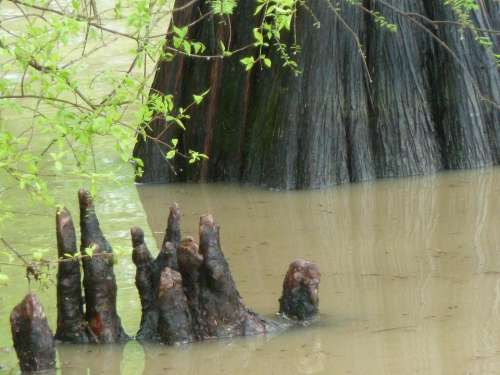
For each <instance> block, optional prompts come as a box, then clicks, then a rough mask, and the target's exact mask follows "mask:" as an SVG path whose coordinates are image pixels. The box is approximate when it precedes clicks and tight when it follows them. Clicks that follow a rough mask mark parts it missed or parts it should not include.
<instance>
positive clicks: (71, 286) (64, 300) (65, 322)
mask: <svg viewBox="0 0 500 375" xmlns="http://www.w3.org/2000/svg"><path fill="white" fill-rule="evenodd" d="M56 234H57V251H58V258H59V263H58V268H57V330H56V336H55V337H56V339H57V340H60V341H63V342H71V343H78V344H82V343H88V342H89V336H88V330H87V322H86V321H85V318H84V314H83V296H82V286H81V274H80V260H79V258H78V257H77V258H76V259H74V258H73V259H72V258H71V257H72V256H74V255H75V254H76V252H77V245H76V234H75V226H74V224H73V219H72V218H71V214H70V212H69V211H68V210H67V209H66V208H62V209H59V210H57V213H56Z"/></svg>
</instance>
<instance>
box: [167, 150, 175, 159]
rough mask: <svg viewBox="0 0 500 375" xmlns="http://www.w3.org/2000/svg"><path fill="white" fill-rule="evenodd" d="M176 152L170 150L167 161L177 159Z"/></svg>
mask: <svg viewBox="0 0 500 375" xmlns="http://www.w3.org/2000/svg"><path fill="white" fill-rule="evenodd" d="M175 152H176V151H175V150H170V151H169V152H167V154H166V155H165V157H166V158H167V160H170V159H173V158H174V157H175Z"/></svg>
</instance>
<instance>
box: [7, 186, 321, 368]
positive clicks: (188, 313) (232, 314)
mask: <svg viewBox="0 0 500 375" xmlns="http://www.w3.org/2000/svg"><path fill="white" fill-rule="evenodd" d="M79 202H80V226H81V250H80V254H78V253H77V251H76V246H77V245H76V234H75V228H74V225H73V221H72V218H71V214H70V213H69V211H68V210H67V209H65V208H63V209H59V210H58V211H57V213H56V233H57V245H58V255H59V269H58V275H57V314H58V316H57V331H56V335H55V338H56V339H57V340H58V341H60V342H67V343H79V344H85V343H93V344H106V343H119V342H121V341H123V340H126V339H128V338H129V337H128V336H127V335H126V333H125V331H124V330H123V327H122V325H121V321H120V317H119V316H118V312H117V309H116V296H117V286H116V280H115V276H114V272H113V259H112V256H113V255H112V248H111V245H110V244H109V243H108V242H107V241H106V239H105V237H104V235H103V234H102V231H101V229H100V225H99V221H98V219H97V216H96V214H95V208H94V204H93V200H92V197H91V196H90V193H89V192H87V191H85V190H80V192H79ZM180 218H181V214H180V209H179V207H178V205H177V204H174V205H173V206H172V207H171V208H170V215H169V219H168V225H167V229H166V233H165V239H164V241H163V245H162V247H161V249H160V252H159V253H158V256H157V258H156V259H154V258H153V257H152V256H151V253H150V252H149V250H148V248H147V246H146V244H145V242H144V232H143V231H142V229H140V228H137V227H134V228H132V229H131V230H130V233H131V237H132V245H133V252H132V260H133V262H134V264H135V265H136V267H137V270H136V278H135V281H136V286H137V289H138V291H139V296H140V301H141V307H142V318H141V325H140V329H139V332H138V333H137V336H136V338H137V339H138V340H149V341H161V342H162V343H165V344H168V345H173V344H183V343H189V342H193V341H203V340H210V339H217V338H230V337H236V336H254V335H265V334H267V333H272V332H277V331H281V330H284V329H286V328H288V327H290V326H291V325H293V323H291V322H292V321H296V322H304V321H309V320H311V319H313V318H314V317H315V316H317V314H318V312H319V309H318V305H319V298H318V288H319V282H320V273H319V270H318V267H317V266H316V265H315V264H313V263H311V262H309V261H306V260H303V259H298V260H295V261H294V262H292V263H291V264H290V266H289V269H288V272H287V274H286V276H285V279H284V282H283V294H282V297H281V298H280V313H281V314H282V316H283V317H285V318H287V320H286V321H279V320H271V319H267V318H263V317H261V316H259V315H258V314H256V313H254V312H253V311H251V310H250V309H248V308H247V307H246V306H245V305H244V303H243V301H242V298H241V296H240V294H239V292H238V290H237V288H236V284H235V282H234V280H233V277H232V275H231V271H230V269H229V264H228V263H227V261H226V258H225V256H224V253H223V251H222V248H221V243H220V227H219V226H218V225H217V224H216V223H215V220H214V218H213V216H212V215H203V216H201V217H200V222H199V242H197V241H195V240H194V239H193V238H191V237H187V238H184V239H182V240H181V238H182V237H181V229H180ZM80 260H82V261H83V273H84V277H83V286H84V288H83V289H84V291H83V294H84V295H85V297H84V296H83V294H82V287H81V285H82V284H81V283H82V281H81V275H80ZM84 301H85V303H84ZM11 328H12V337H13V340H14V347H15V349H16V353H17V355H18V358H19V363H20V367H21V370H22V371H23V372H34V371H41V370H47V369H53V368H54V366H55V349H54V345H55V340H54V336H53V335H52V332H51V330H50V328H49V325H48V323H47V319H46V316H45V314H44V312H43V308H42V306H41V304H40V302H39V301H38V298H37V297H36V296H35V295H34V294H28V295H27V296H26V297H25V298H24V300H23V301H22V302H21V303H20V304H19V305H18V306H16V307H15V308H14V309H13V311H12V314H11Z"/></svg>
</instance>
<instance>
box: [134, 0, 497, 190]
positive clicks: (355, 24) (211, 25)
mask: <svg viewBox="0 0 500 375" xmlns="http://www.w3.org/2000/svg"><path fill="white" fill-rule="evenodd" d="M186 2H187V1H186V0H177V1H176V5H179V6H180V5H183V4H185V3H186ZM363 4H364V5H365V6H366V7H367V8H368V9H369V10H371V11H377V12H379V13H380V14H381V15H382V16H384V17H385V18H386V19H387V20H388V21H389V22H392V23H394V24H396V25H397V27H398V31H397V32H390V31H388V30H387V29H386V28H383V27H380V26H377V25H376V24H375V22H374V20H373V18H372V17H369V16H367V15H366V14H365V13H364V12H363V11H361V10H360V9H359V8H357V7H355V6H352V5H350V4H348V2H340V3H339V5H338V7H339V8H338V14H335V12H332V10H331V9H329V7H328V2H321V1H320V2H311V4H308V5H309V7H310V9H311V10H312V12H314V14H315V15H316V17H317V20H319V21H320V23H321V27H320V28H319V29H317V28H315V27H314V25H313V24H314V23H315V22H316V20H315V19H313V18H312V17H311V16H310V14H309V12H308V11H306V10H305V9H304V8H302V7H299V8H298V12H297V18H296V20H295V21H294V30H295V34H296V35H297V37H298V43H299V45H300V46H301V47H302V51H301V53H300V54H299V55H298V57H297V62H298V64H299V68H300V70H301V71H302V74H301V75H299V76H297V77H295V76H294V75H293V74H292V73H291V72H289V71H287V70H286V69H283V68H282V66H281V65H282V63H281V62H280V61H279V58H277V56H271V57H272V58H273V67H272V69H270V70H268V69H264V70H262V69H260V68H259V67H255V68H254V69H252V71H251V72H249V73H245V72H244V71H243V67H242V66H241V64H240V62H239V59H240V56H235V57H234V58H232V59H225V60H224V61H221V60H220V59H212V60H210V61H206V60H202V59H190V58H187V57H185V56H176V57H175V58H174V59H173V61H171V62H161V63H160V64H159V70H158V71H157V73H156V76H155V79H154V82H153V88H154V89H155V90H156V92H158V91H159V92H165V93H169V94H174V95H175V100H176V104H177V105H179V106H183V107H186V106H187V105H188V104H189V103H190V102H191V101H192V94H193V93H199V92H203V91H205V90H206V88H207V87H210V89H211V91H210V93H209V95H208V96H207V97H206V99H205V100H204V101H203V103H202V104H201V105H200V106H197V107H196V108H194V111H193V112H192V113H191V114H190V115H191V121H190V124H189V126H188V127H187V131H186V132H182V131H181V130H180V129H177V128H176V127H170V129H169V130H168V131H167V132H164V133H162V137H161V141H163V142H166V143H168V142H169V141H170V139H171V138H172V137H175V138H179V146H180V151H182V152H187V151H188V150H189V149H194V150H199V151H203V152H205V153H206V154H207V155H209V157H210V159H209V160H206V161H203V162H202V163H201V165H200V164H195V165H191V164H189V163H187V162H186V161H185V160H183V159H182V158H176V160H175V161H174V162H173V167H174V169H175V173H174V172H173V171H172V168H171V167H170V166H169V165H168V164H167V162H166V161H165V158H164V153H165V152H166V151H167V150H162V152H160V150H161V149H162V146H161V145H160V147H158V146H157V145H154V144H153V141H151V140H147V141H145V140H144V139H142V137H140V138H138V141H137V144H136V147H135V150H134V155H135V156H137V157H140V158H141V159H142V160H143V161H144V175H143V176H142V177H141V178H140V181H142V182H175V181H198V180H209V181H243V182H251V183H255V184H259V185H266V186H271V187H278V188H287V189H296V188H306V187H321V186H328V185H334V184H340V183H345V182H353V181H363V180H370V179H374V178H383V177H398V176H409V175H419V174H428V173H433V172H435V171H439V170H443V169H458V168H476V167H483V166H489V165H493V164H498V163H499V162H500V110H499V107H498V104H500V74H499V71H498V68H497V67H496V64H495V59H494V56H493V55H492V53H491V52H489V51H488V50H487V49H486V48H484V47H483V46H481V45H479V43H478V42H477V41H476V40H475V36H474V35H473V34H472V33H471V32H470V31H467V30H462V29H461V28H459V27H457V26H456V25H455V24H453V23H449V24H446V23H440V24H439V26H438V27H434V26H432V25H431V24H429V23H428V22H426V21H425V20H424V19H423V18H421V17H409V16H407V15H406V16H405V15H404V14H413V13H419V14H422V15H423V16H425V17H427V18H428V19H431V20H438V21H443V20H448V21H456V18H455V16H454V14H453V12H452V11H451V10H450V8H449V6H446V5H445V4H444V3H443V2H442V1H435V0H388V1H386V2H384V3H381V2H377V1H372V0H368V1H365V2H364V3H363ZM207 6H208V5H207V1H200V2H197V3H196V4H194V5H192V6H190V7H188V8H186V9H184V10H183V11H181V12H176V15H175V17H176V20H177V22H176V25H177V26H179V25H186V24H188V23H189V22H191V21H193V20H194V19H196V18H197V17H198V15H199V14H202V13H205V12H206V11H207ZM254 8H255V4H253V3H252V2H239V4H238V7H237V9H236V13H235V14H234V15H233V16H232V17H231V32H232V33H231V40H232V49H237V48H239V47H242V46H245V45H247V44H249V43H252V42H253V39H252V29H253V28H254V27H255V26H256V24H257V22H258V18H257V17H254V16H253V10H254ZM394 9H399V10H400V12H398V11H395V10H394ZM403 13H404V14H403ZM344 22H345V23H344ZM472 22H473V23H474V24H475V25H476V26H478V27H479V28H482V29H494V28H498V27H499V25H500V3H498V1H495V0H485V1H483V2H481V6H480V9H479V10H478V11H476V12H474V14H473V15H472ZM226 24H227V23H226ZM346 24H347V25H349V27H346V26H345V25H346ZM353 33H354V34H353ZM228 34H229V28H228V27H224V23H223V22H220V20H219V19H218V18H217V17H207V18H206V19H205V20H204V21H203V22H199V23H197V24H196V25H195V26H194V27H192V28H190V31H189V38H192V39H199V40H201V41H202V42H204V43H205V45H206V46H207V53H209V54H218V53H219V52H220V51H219V50H218V48H219V47H218V46H219V42H218V41H219V40H223V41H224V42H226V41H227V38H228ZM355 35H356V36H357V37H358V38H359V41H360V44H361V45H362V46H363V53H364V54H365V55H366V64H367V68H368V69H365V64H364V62H363V57H362V54H361V53H360V52H359V47H358V45H357V43H356V38H355ZM436 38H439V39H440V40H442V41H444V42H445V43H446V44H447V45H448V46H449V49H445V48H443V46H442V45H441V44H440V42H439V41H438V40H437V39H436ZM492 38H493V43H494V45H495V48H494V49H498V46H499V38H498V37H496V36H494V35H493V36H492ZM285 40H286V37H285ZM452 54H454V55H455V57H454V56H453V55H452ZM491 102H495V103H497V105H496V106H495V105H492V104H491ZM150 125H151V130H150V135H152V136H155V135H158V134H160V132H161V130H162V129H163V126H164V123H163V122H162V121H161V120H158V119H155V120H154V121H153V122H152V123H151V124H150Z"/></svg>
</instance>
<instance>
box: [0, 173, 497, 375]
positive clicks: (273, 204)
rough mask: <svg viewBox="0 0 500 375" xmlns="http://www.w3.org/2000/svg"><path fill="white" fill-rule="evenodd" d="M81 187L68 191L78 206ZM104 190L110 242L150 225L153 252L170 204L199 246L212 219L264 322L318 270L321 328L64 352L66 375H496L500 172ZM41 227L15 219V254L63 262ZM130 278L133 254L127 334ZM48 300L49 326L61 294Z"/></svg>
mask: <svg viewBox="0 0 500 375" xmlns="http://www.w3.org/2000/svg"><path fill="white" fill-rule="evenodd" d="M69 185H71V184H69ZM73 188H74V186H68V187H67V189H66V188H65V187H64V185H63V186H62V187H61V189H62V190H61V192H62V194H65V195H67V199H68V200H70V201H71V202H73V203H72V204H73V205H74V204H75V203H76V198H75V197H74V195H75V194H74V190H73ZM103 193H104V194H103V198H102V199H101V202H100V204H99V205H98V207H97V211H98V215H99V216H100V218H101V221H102V223H103V227H104V230H105V233H106V235H107V236H108V239H109V240H110V242H111V243H112V244H113V245H118V246H123V247H124V248H128V249H130V245H129V244H128V242H129V238H128V233H127V230H128V228H129V227H130V226H132V225H141V226H143V227H145V226H147V225H148V224H149V225H150V227H151V231H148V232H147V233H148V234H149V238H148V243H149V245H150V248H151V249H152V251H153V252H154V253H156V244H155V241H154V239H153V238H152V237H153V235H152V234H151V233H153V234H154V235H155V237H156V240H157V241H158V240H160V239H161V237H162V236H163V231H164V225H165V223H166V218H167V215H168V206H169V205H170V204H171V202H173V201H176V202H178V203H179V204H180V206H181V208H182V211H183V219H182V225H183V233H184V235H193V236H195V237H196V236H197V221H198V217H199V216H200V215H201V214H203V213H207V212H210V213H213V214H214V215H215V218H216V220H217V221H218V222H219V224H220V225H221V240H222V246H223V250H224V252H225V254H226V256H227V257H228V260H229V264H230V267H231V270H232V272H233V276H234V278H235V281H236V283H237V285H238V288H239V290H240V293H241V295H242V297H243V298H244V301H245V303H246V304H247V305H248V306H249V307H251V308H253V309H254V310H255V311H257V312H259V313H262V314H264V315H267V316H272V315H273V314H274V313H275V312H276V310H277V305H278V303H277V300H278V298H279V295H280V291H281V282H282V279H283V276H284V274H285V272H286V268H287V266H288V264H289V263H290V262H291V261H292V260H293V259H295V258H297V257H306V258H308V259H310V260H313V261H315V262H316V263H317V264H318V265H319V266H320V269H321V272H322V282H321V286H320V308H321V320H320V321H319V322H318V323H316V324H315V325H312V326H310V327H307V328H302V329H295V330H292V331H290V332H287V333H285V334H282V335H278V336H270V337H258V338H245V339H234V340H229V341H220V342H209V343H197V344H192V345H187V346H180V347H167V346H163V345H155V344H149V345H141V344H139V343H137V342H129V343H127V344H126V345H123V346H72V345H60V346H59V347H58V357H59V370H58V372H60V373H62V374H82V373H83V374H85V373H90V374H104V373H105V374H120V373H122V374H164V373H171V374H199V373H203V374H223V373H228V374H229V373H230V374H277V375H278V374H295V373H297V374H360V375H365V374H373V375H378V374H426V375H427V374H436V375H437V374H498V373H500V312H499V309H500V231H499V228H500V215H499V214H498V213H499V212H500V199H499V197H500V169H498V168H497V169H487V170H480V171H467V172H453V173H444V174H440V175H437V176H431V177H419V178H409V179H401V180H385V181H378V182H373V183H366V184H358V185H351V186H348V185H346V186H340V187H336V188H332V189H325V190H316V191H295V192H273V191H268V190H262V189H258V188H254V187H242V186H236V185H219V184H213V185H149V186H147V185H144V186H138V187H137V190H136V189H135V188H134V187H133V186H132V185H130V184H126V185H124V186H123V187H122V188H120V189H117V190H115V191H112V189H110V190H109V191H103ZM141 203H142V205H141ZM73 211H74V210H73ZM74 212H75V213H76V211H74ZM40 218H42V217H38V218H37V217H33V216H26V218H25V220H21V219H16V220H17V221H16V222H15V227H14V228H12V231H11V233H12V236H11V237H14V238H15V236H14V234H15V233H23V235H22V236H20V237H18V238H16V246H18V247H21V246H22V244H24V243H28V242H29V243H30V244H33V243H39V244H44V246H46V247H47V246H48V247H52V248H53V249H54V252H55V247H54V246H55V245H54V244H55V235H54V228H53V226H54V225H53V223H52V221H53V218H52V217H50V218H49V217H47V218H46V219H45V218H44V219H40ZM2 271H4V269H2ZM134 272H135V271H134V268H133V265H132V262H131V261H130V260H129V259H128V255H126V256H123V257H122V258H120V262H119V264H118V266H117V269H116V273H117V279H118V284H119V296H118V309H119V312H120V314H121V316H122V319H123V321H124V326H125V329H126V330H127V332H128V333H130V334H133V333H134V332H135V331H136V330H137V328H138V323H139V319H140V311H139V310H140V306H139V298H138V295H137V292H136V290H135V287H134ZM11 278H13V280H14V283H12V284H11V285H10V287H9V289H8V290H6V289H2V294H1V297H0V321H3V322H4V323H3V324H1V325H0V346H1V347H2V349H0V363H1V364H2V365H3V366H4V371H6V372H8V371H10V370H9V369H13V372H14V373H15V372H16V371H17V367H16V358H15V353H14V352H13V351H12V349H11V348H10V345H11V339H10V333H9V330H8V325H7V319H8V313H9V311H10V309H11V308H12V306H13V305H14V304H15V303H16V302H17V301H18V300H20V298H21V297H22V295H23V293H25V291H26V283H25V282H24V281H23V275H22V273H21V272H17V273H12V272H11ZM42 297H43V300H44V303H45V307H46V310H47V313H48V316H49V318H50V321H51V325H52V327H54V326H55V318H56V316H55V289H54V288H53V287H50V288H49V289H48V290H46V291H44V292H42Z"/></svg>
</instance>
